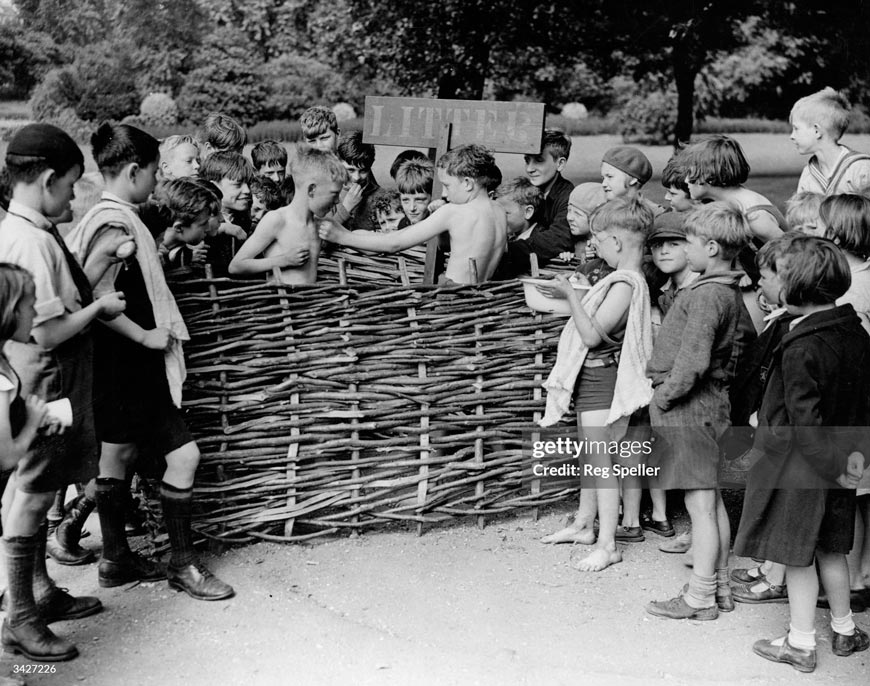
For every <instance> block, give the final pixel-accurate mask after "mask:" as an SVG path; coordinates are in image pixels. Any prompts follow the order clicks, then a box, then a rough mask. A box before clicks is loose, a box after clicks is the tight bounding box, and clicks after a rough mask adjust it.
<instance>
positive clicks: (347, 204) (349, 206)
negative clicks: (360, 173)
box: [341, 183, 363, 212]
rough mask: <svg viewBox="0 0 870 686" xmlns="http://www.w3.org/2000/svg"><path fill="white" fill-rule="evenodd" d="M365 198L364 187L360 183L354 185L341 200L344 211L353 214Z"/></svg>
mask: <svg viewBox="0 0 870 686" xmlns="http://www.w3.org/2000/svg"><path fill="white" fill-rule="evenodd" d="M362 197H363V187H362V186H360V185H359V184H358V183H352V184H350V186H348V188H347V193H345V194H344V197H343V198H342V199H341V204H342V205H344V209H346V210H347V211H348V212H353V211H354V209H356V206H357V205H359V204H360V202H362Z"/></svg>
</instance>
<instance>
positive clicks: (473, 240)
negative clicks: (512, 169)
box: [436, 196, 507, 283]
mask: <svg viewBox="0 0 870 686" xmlns="http://www.w3.org/2000/svg"><path fill="white" fill-rule="evenodd" d="M438 212H444V213H445V214H446V216H445V217H444V219H445V220H446V221H447V223H448V231H449V233H450V259H449V260H448V262H447V268H446V269H445V271H444V276H445V277H446V278H447V279H450V280H451V281H454V282H456V283H475V275H474V274H473V273H472V272H471V267H470V264H469V259H473V260H474V262H475V265H476V267H477V275H476V277H477V280H478V281H485V280H487V279H489V278H490V277H491V276H492V274H493V272H494V271H495V268H496V267H497V266H498V263H499V260H500V259H501V256H502V254H503V253H504V251H505V246H506V245H507V218H506V217H505V213H504V210H503V209H502V208H501V207H500V206H499V205H498V204H497V203H495V202H493V201H492V200H490V199H489V198H488V197H486V196H481V197H479V198H475V199H474V200H472V201H471V202H468V203H464V204H457V205H453V204H448V205H446V206H445V207H443V208H441V209H440V210H438ZM436 214H437V213H436Z"/></svg>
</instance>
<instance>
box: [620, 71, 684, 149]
mask: <svg viewBox="0 0 870 686" xmlns="http://www.w3.org/2000/svg"><path fill="white" fill-rule="evenodd" d="M611 85H612V87H613V95H614V99H615V100H616V115H617V121H618V123H619V133H620V134H621V135H622V138H623V140H624V141H625V142H626V143H641V144H649V145H665V144H667V143H668V142H669V141H670V140H671V139H672V137H673V133H674V129H675V128H676V125H677V90H676V88H675V87H674V85H673V83H672V82H671V80H670V79H668V78H666V77H665V76H664V75H662V74H648V75H646V76H645V77H643V78H642V79H641V80H635V79H633V78H630V77H628V76H617V77H614V78H613V79H611Z"/></svg>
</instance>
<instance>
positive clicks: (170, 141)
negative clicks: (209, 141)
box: [160, 134, 199, 159]
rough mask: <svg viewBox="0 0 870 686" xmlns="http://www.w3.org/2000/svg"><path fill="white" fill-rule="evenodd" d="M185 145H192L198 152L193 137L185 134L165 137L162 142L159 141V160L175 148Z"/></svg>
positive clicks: (197, 146)
mask: <svg viewBox="0 0 870 686" xmlns="http://www.w3.org/2000/svg"><path fill="white" fill-rule="evenodd" d="M185 144H188V145H192V146H193V147H195V148H196V149H197V150H199V145H198V144H197V142H196V138H194V137H193V136H188V135H186V134H176V135H173V136H167V137H166V138H164V139H163V140H162V141H160V158H161V159H163V158H164V157H166V156H167V155H168V154H169V153H171V152H172V151H173V150H175V148H177V147H179V146H181V145H185Z"/></svg>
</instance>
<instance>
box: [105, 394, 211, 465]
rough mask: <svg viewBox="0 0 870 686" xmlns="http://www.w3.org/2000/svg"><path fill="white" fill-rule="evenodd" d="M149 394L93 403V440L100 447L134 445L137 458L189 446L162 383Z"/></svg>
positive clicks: (189, 438) (188, 437) (190, 438)
mask: <svg viewBox="0 0 870 686" xmlns="http://www.w3.org/2000/svg"><path fill="white" fill-rule="evenodd" d="M150 390H151V392H148V391H147V390H143V392H141V393H139V394H135V393H134V392H132V389H128V390H127V394H126V395H117V394H110V396H111V397H110V398H104V399H103V400H102V401H101V402H98V403H97V411H96V413H95V415H96V416H95V419H96V425H97V437H98V438H99V440H100V441H102V442H104V443H135V444H136V445H137V446H138V447H139V449H140V450H139V454H140V455H141V456H145V455H153V456H154V457H155V458H156V457H157V456H160V457H163V456H165V455H168V454H169V453H171V452H172V451H173V450H177V449H178V448H180V447H181V446H183V445H186V444H187V443H190V442H192V441H193V440H194V439H193V436H192V435H191V433H190V430H189V429H188V428H187V424H186V423H185V421H184V415H183V414H182V412H181V410H180V409H179V408H177V407H175V405H173V404H172V398H171V396H170V394H169V387H168V386H167V385H166V384H165V383H164V384H160V385H158V387H157V388H155V389H150Z"/></svg>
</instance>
